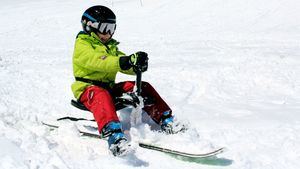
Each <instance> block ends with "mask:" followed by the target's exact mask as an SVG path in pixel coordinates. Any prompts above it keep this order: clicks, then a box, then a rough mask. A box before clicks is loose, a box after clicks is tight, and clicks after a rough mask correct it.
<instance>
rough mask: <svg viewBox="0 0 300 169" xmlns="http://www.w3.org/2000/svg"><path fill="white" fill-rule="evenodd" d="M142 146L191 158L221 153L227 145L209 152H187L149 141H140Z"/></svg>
mask: <svg viewBox="0 0 300 169" xmlns="http://www.w3.org/2000/svg"><path fill="white" fill-rule="evenodd" d="M139 146H140V147H143V148H146V149H150V150H154V151H159V152H163V153H167V154H171V155H176V156H182V157H189V158H208V157H213V156H216V155H218V154H220V153H223V152H224V151H225V150H226V149H225V147H222V148H219V149H216V150H213V151H210V152H207V153H201V154H198V153H187V152H182V151H177V150H171V149H168V148H163V147H160V146H157V145H153V144H147V143H139Z"/></svg>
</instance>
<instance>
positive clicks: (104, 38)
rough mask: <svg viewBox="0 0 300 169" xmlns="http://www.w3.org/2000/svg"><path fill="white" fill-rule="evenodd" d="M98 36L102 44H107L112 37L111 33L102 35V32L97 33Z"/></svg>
mask: <svg viewBox="0 0 300 169" xmlns="http://www.w3.org/2000/svg"><path fill="white" fill-rule="evenodd" d="M97 35H98V37H99V38H100V40H101V42H102V43H106V42H107V41H108V40H110V38H111V37H112V35H110V34H109V33H106V34H102V33H100V32H97Z"/></svg>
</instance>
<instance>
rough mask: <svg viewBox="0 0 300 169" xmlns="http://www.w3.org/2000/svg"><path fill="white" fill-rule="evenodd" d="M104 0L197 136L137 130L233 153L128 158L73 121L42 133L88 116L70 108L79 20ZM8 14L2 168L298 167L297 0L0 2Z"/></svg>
mask: <svg viewBox="0 0 300 169" xmlns="http://www.w3.org/2000/svg"><path fill="white" fill-rule="evenodd" d="M96 4H102V5H106V6H108V7H110V8H111V9H113V10H114V11H115V13H116V15H117V23H118V26H117V31H116V33H115V35H114V38H116V39H118V40H119V41H120V42H121V44H120V49H121V50H123V51H124V52H126V53H128V54H131V53H133V52H136V51H139V50H143V51H146V52H148V53H149V57H150V61H149V64H150V65H149V71H148V72H147V73H145V74H144V75H143V79H144V80H145V81H148V82H151V83H152V84H153V86H155V87H156V89H157V90H158V91H159V92H160V93H161V95H162V96H163V98H164V99H165V100H166V101H167V102H168V103H169V105H170V106H171V107H172V108H173V110H174V114H176V116H177V117H178V118H179V119H186V120H188V121H189V122H190V123H191V125H192V127H193V132H195V133H188V134H186V135H184V136H168V137H162V136H161V135H159V134H157V133H155V132H151V131H149V130H148V129H147V126H145V130H143V129H139V130H138V131H133V133H134V132H136V133H140V134H141V133H144V136H140V137H145V138H147V139H149V138H151V139H154V140H160V139H161V142H164V141H165V142H166V144H171V145H172V146H173V147H175V148H178V149H184V148H185V146H186V147H191V146H194V145H199V147H198V148H200V149H201V148H203V149H205V146H206V145H215V146H226V147H227V148H228V149H229V151H227V152H226V153H224V154H222V155H220V156H219V159H217V160H216V161H213V162H202V164H199V162H197V161H196V162H192V163H191V162H185V161H181V160H177V159H174V158H173V157H170V156H167V155H165V154H161V153H156V152H152V151H148V150H144V149H138V151H137V153H136V156H135V157H128V158H125V159H120V158H115V157H112V156H111V155H109V153H108V151H107V147H106V146H107V145H106V142H104V141H99V140H95V139H84V138H81V137H79V134H78V133H77V132H76V130H75V129H74V126H72V125H66V126H64V127H63V128H62V129H59V130H58V131H54V132H50V131H49V129H48V128H47V127H45V126H43V125H41V121H42V120H45V119H50V118H56V117H60V116H64V115H74V114H76V115H82V116H86V115H87V114H86V112H82V111H79V110H77V109H75V108H73V107H72V106H70V104H69V102H70V99H71V98H72V97H73V95H72V93H71V90H70V85H71V83H72V82H73V76H72V64H71V59H72V51H73V45H74V40H75V36H76V35H77V33H78V31H80V30H81V24H80V17H81V15H82V13H83V12H84V10H85V9H87V8H88V7H90V6H92V5H96ZM0 18H1V27H0V39H1V40H0V79H1V80H0V149H1V151H0V168H1V169H15V168H22V169H23V168H30V169H37V168H47V169H48V168H49V169H57V168H59V169H64V168H72V169H73V168H74V169H82V168H89V169H94V168H123V169H124V168H137V167H143V168H151V169H152V168H153V169H154V168H165V169H168V168H172V169H176V168H178V169H179V168H180V169H182V168H189V169H194V168H203V169H204V168H231V169H258V168H263V169H282V168H288V169H296V168H298V166H300V162H299V159H300V146H299V140H300V114H299V113H300V54H299V53H300V23H299V20H300V2H299V1H296V0H252V1H246V0H223V1H220V0H185V1H182V0H164V1H160V0H141V1H139V0H104V1H97V2H95V1H84V2H83V1H80V0H72V1H71V0H65V1H54V0H44V1H38V0H18V1H16V0H15V1H9V0H1V6H0ZM128 79H132V80H133V79H134V77H130V76H126V75H121V74H119V75H118V78H117V80H118V81H122V80H128ZM137 135H138V134H137ZM203 163H204V164H203Z"/></svg>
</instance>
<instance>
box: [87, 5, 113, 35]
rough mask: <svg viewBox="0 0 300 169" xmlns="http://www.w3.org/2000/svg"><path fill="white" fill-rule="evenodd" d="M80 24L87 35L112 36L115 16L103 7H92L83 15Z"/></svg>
mask: <svg viewBox="0 0 300 169" xmlns="http://www.w3.org/2000/svg"><path fill="white" fill-rule="evenodd" d="M81 23H82V28H83V30H84V31H85V32H87V33H91V32H95V33H96V32H100V33H103V34H106V33H109V34H110V35H113V34H114V32H115V29H116V15H115V14H114V13H113V11H112V10H110V9H109V8H107V7H105V6H101V5H97V6H92V7H90V8H89V9H87V10H86V11H85V12H84V13H83V15H82V18H81Z"/></svg>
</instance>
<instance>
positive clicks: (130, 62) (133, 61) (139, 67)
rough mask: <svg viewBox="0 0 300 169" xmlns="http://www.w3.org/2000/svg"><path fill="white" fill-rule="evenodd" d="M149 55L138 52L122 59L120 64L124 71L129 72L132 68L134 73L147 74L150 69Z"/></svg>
mask: <svg viewBox="0 0 300 169" xmlns="http://www.w3.org/2000/svg"><path fill="white" fill-rule="evenodd" d="M148 60H149V58H148V54H147V53H145V52H137V53H134V54H131V55H130V56H122V57H120V60H119V64H120V68H121V69H122V70H128V69H130V68H131V67H132V68H133V71H134V72H138V71H141V72H145V71H147V69H148Z"/></svg>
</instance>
